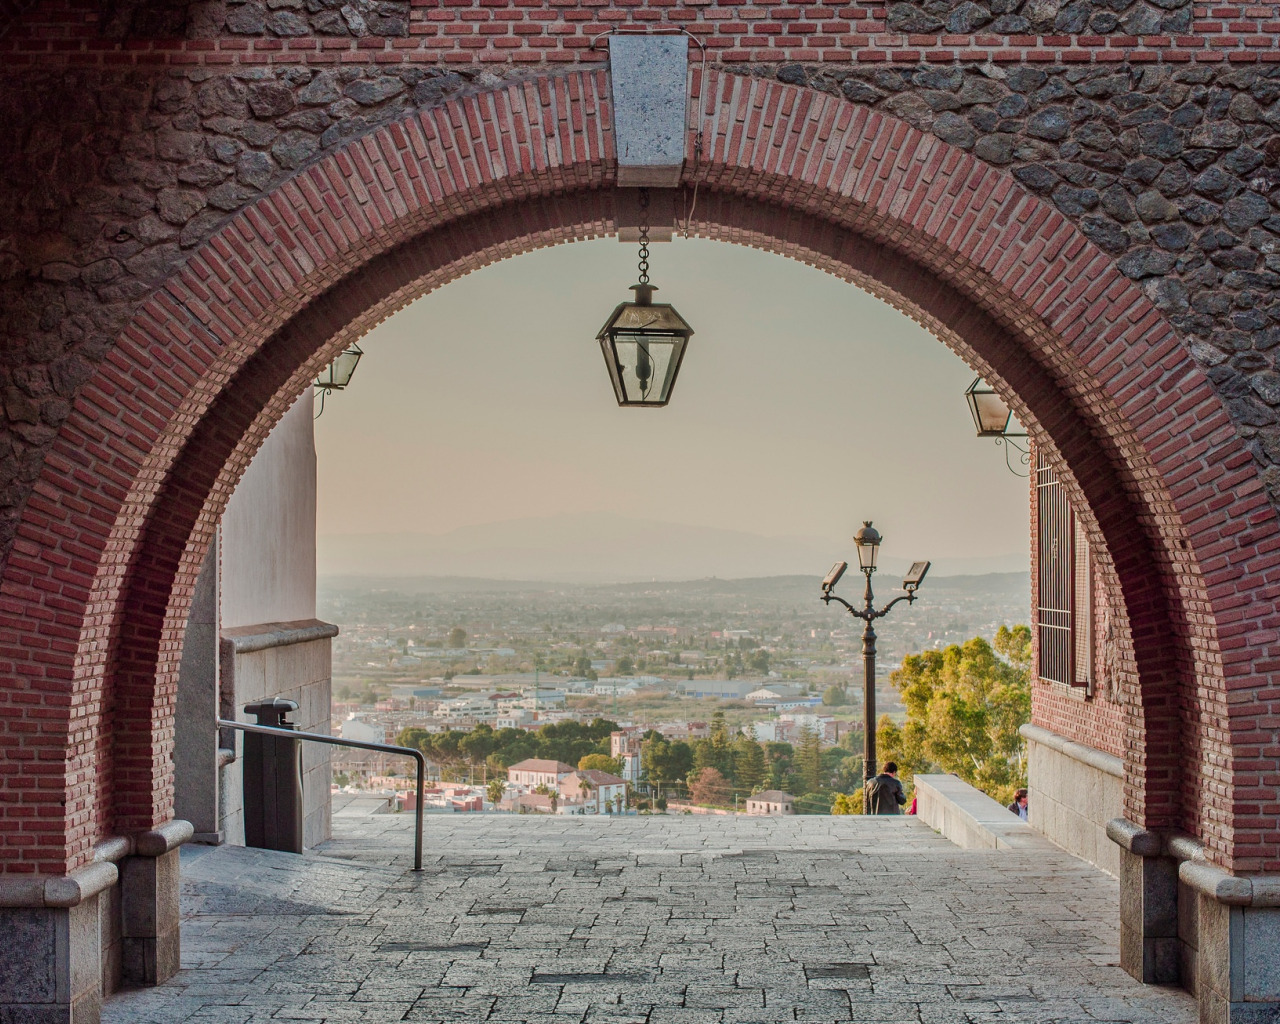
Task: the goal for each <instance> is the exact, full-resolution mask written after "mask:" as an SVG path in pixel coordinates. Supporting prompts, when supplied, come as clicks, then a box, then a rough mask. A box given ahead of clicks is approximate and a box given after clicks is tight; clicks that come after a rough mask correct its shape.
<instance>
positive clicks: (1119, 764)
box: [1018, 722, 1124, 779]
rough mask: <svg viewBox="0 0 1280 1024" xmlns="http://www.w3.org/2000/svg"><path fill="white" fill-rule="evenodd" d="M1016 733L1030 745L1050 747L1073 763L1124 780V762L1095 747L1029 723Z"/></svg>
mask: <svg viewBox="0 0 1280 1024" xmlns="http://www.w3.org/2000/svg"><path fill="white" fill-rule="evenodd" d="M1018 731H1019V732H1020V733H1022V738H1023V739H1026V740H1030V741H1031V742H1032V743H1039V744H1040V745H1041V746H1045V747H1050V748H1052V749H1053V750H1056V751H1057V752H1058V753H1060V754H1066V756H1067V757H1069V758H1071V759H1073V760H1075V761H1079V762H1081V763H1082V764H1087V765H1088V766H1089V767H1090V768H1096V769H1098V771H1100V772H1105V773H1106V774H1107V775H1111V776H1114V777H1115V778H1117V779H1123V778H1124V761H1123V760H1121V759H1120V758H1118V757H1116V756H1115V755H1114V754H1108V753H1106V752H1105V751H1102V750H1098V749H1097V748H1095V747H1088V746H1085V745H1084V744H1083V743H1077V742H1076V741H1075V740H1069V739H1067V738H1066V737H1065V736H1060V735H1059V734H1058V733H1056V732H1051V731H1050V730H1048V729H1046V728H1044V727H1043V726H1040V725H1032V724H1031V723H1030V722H1028V723H1027V724H1026V725H1024V726H1022V727H1021V728H1020V729H1019V730H1018Z"/></svg>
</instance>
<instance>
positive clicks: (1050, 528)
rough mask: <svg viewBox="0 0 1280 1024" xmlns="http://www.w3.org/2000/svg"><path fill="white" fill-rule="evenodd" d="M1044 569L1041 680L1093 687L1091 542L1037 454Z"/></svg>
mask: <svg viewBox="0 0 1280 1024" xmlns="http://www.w3.org/2000/svg"><path fill="white" fill-rule="evenodd" d="M1035 473H1036V518H1037V524H1038V531H1037V532H1038V544H1039V564H1038V569H1039V572H1038V583H1039V588H1038V601H1037V607H1036V630H1037V638H1038V640H1039V648H1040V659H1039V666H1038V671H1039V675H1040V678H1041V679H1048V680H1051V681H1053V682H1057V683H1066V684H1067V685H1070V686H1088V685H1089V683H1090V681H1091V678H1092V669H1093V593H1092V590H1093V587H1092V582H1093V572H1092V566H1091V563H1090V558H1089V542H1088V540H1087V538H1086V537H1085V535H1084V529H1083V527H1082V526H1081V525H1080V522H1079V520H1078V518H1077V517H1076V514H1075V512H1074V511H1073V510H1072V508H1071V504H1070V502H1068V501H1067V496H1066V494H1065V493H1064V492H1063V489H1062V486H1061V484H1060V483H1059V482H1058V477H1057V474H1055V473H1054V471H1053V469H1052V467H1050V465H1049V464H1048V462H1047V461H1046V460H1045V458H1044V456H1043V455H1041V454H1040V453H1038V452H1037V454H1036V469H1035Z"/></svg>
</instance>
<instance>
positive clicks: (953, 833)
mask: <svg viewBox="0 0 1280 1024" xmlns="http://www.w3.org/2000/svg"><path fill="white" fill-rule="evenodd" d="M914 781H915V786H916V798H917V799H916V814H917V816H918V817H919V818H920V820H921V821H923V822H924V823H925V824H927V825H928V826H929V827H930V828H934V829H937V830H938V831H939V832H941V833H942V834H943V835H944V836H946V837H947V838H948V839H950V840H951V841H952V842H953V843H955V844H956V845H957V846H959V847H961V848H963V849H966V850H1054V851H1057V850H1058V847H1057V846H1056V845H1054V844H1053V843H1052V842H1050V841H1049V840H1048V839H1047V838H1045V837H1044V836H1043V835H1041V834H1040V833H1039V832H1037V831H1036V830H1035V829H1033V828H1032V827H1031V826H1030V825H1028V824H1027V823H1026V822H1025V821H1023V820H1022V819H1021V818H1019V817H1018V816H1017V815H1015V814H1013V813H1011V812H1010V811H1009V809H1008V808H1007V807H1003V806H1001V805H1000V804H998V803H996V801H994V800H992V799H991V797H989V796H987V794H986V793H983V792H981V791H980V790H977V789H974V788H973V786H971V785H969V784H968V783H967V782H964V781H962V780H961V779H958V778H956V777H955V776H954V775H917V776H916V777H915V780H914Z"/></svg>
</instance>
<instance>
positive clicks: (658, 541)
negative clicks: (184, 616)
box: [317, 512, 1027, 583]
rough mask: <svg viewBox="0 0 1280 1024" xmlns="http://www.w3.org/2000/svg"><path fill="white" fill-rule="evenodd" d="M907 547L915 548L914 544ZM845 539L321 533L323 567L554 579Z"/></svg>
mask: <svg viewBox="0 0 1280 1024" xmlns="http://www.w3.org/2000/svg"><path fill="white" fill-rule="evenodd" d="M913 554H914V552H913ZM839 558H848V559H852V560H854V561H855V562H856V552H855V551H854V549H853V543H852V541H850V542H849V543H847V544H846V545H844V547H843V548H839V547H834V548H833V546H832V545H831V544H829V543H827V542H824V541H820V540H817V539H815V538H811V537H763V536H760V535H757V534H753V533H745V532H743V531H739V530H727V529H716V528H714V527H704V526H685V525H681V524H678V523H662V522H657V521H654V520H645V519H632V518H628V517H626V516H622V515H618V514H616V513H612V512H587V513H580V514H576V515H562V516H552V517H545V518H528V519H514V520H508V521H506V522H499V523H482V524H479V525H476V526H465V527H462V528H460V529H457V530H452V531H450V532H449V533H443V534H416V533H397V534H341V535H328V536H321V537H320V538H319V543H318V553H317V563H318V564H317V569H318V571H319V573H320V575H321V576H324V577H335V576H361V577H422V576H430V577H467V578H472V579H474V578H484V579H489V580H541V581H547V582H562V583H619V582H632V581H636V582H639V581H652V580H697V579H701V578H706V577H718V578H722V579H729V578H734V579H742V578H759V577H772V576H787V575H796V574H799V575H802V576H805V577H809V576H810V575H811V574H816V575H817V576H818V578H821V577H822V576H823V575H825V574H826V571H827V569H828V568H830V566H831V564H832V563H833V562H835V561H836V560H837V559H839ZM907 565H908V561H907V560H906V559H897V560H895V559H883V560H882V574H883V575H893V574H896V573H899V572H902V571H903V570H905V569H906V567H907ZM1026 571H1027V559H1026V555H1025V554H1009V555H995V556H991V557H983V558H952V559H947V558H939V559H937V560H935V562H934V566H933V573H934V575H937V576H948V575H951V576H955V575H965V574H972V573H991V572H1023V573H1025V572H1026Z"/></svg>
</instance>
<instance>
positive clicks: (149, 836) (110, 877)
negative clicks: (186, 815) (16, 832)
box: [0, 819, 195, 909]
mask: <svg viewBox="0 0 1280 1024" xmlns="http://www.w3.org/2000/svg"><path fill="white" fill-rule="evenodd" d="M194 832H195V829H194V828H193V827H192V825H191V822H189V821H181V820H177V819H175V820H173V821H167V822H165V823H164V824H163V825H161V826H159V827H158V828H155V829H152V830H151V831H149V832H143V833H141V834H140V835H137V836H111V837H110V838H108V839H104V840H102V841H101V842H100V843H98V844H97V845H95V846H94V848H93V860H92V862H90V863H89V864H86V865H85V866H84V867H82V868H79V869H78V870H76V871H73V872H71V873H70V874H69V875H52V876H51V875H26V876H15V875H0V907H14V908H17V907H22V908H35V907H61V908H64V909H65V908H68V907H77V906H79V905H80V904H81V903H83V902H84V901H85V900H87V899H89V897H91V896H96V895H97V894H98V893H100V892H102V891H103V890H104V889H110V888H111V887H112V886H113V885H116V884H117V883H118V882H119V881H120V871H119V869H118V868H117V867H116V862H117V861H120V860H123V859H124V858H125V857H134V856H141V857H162V856H164V854H166V853H168V852H169V851H171V850H176V849H177V848H178V847H179V846H181V845H182V844H183V843H185V842H188V841H189V840H190V839H191V836H192V835H193V833H194Z"/></svg>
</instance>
